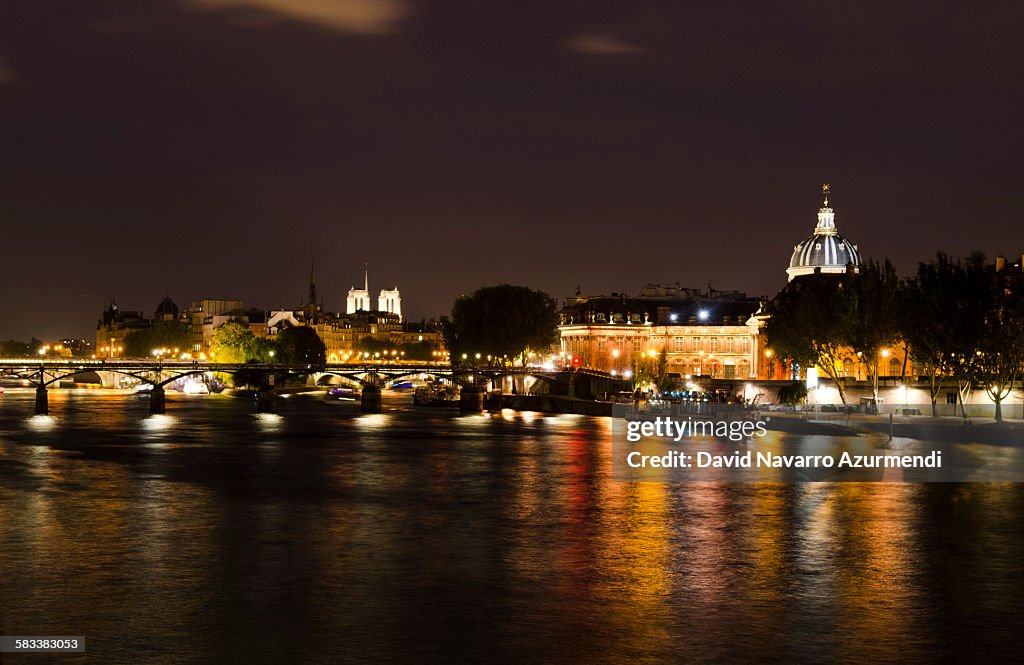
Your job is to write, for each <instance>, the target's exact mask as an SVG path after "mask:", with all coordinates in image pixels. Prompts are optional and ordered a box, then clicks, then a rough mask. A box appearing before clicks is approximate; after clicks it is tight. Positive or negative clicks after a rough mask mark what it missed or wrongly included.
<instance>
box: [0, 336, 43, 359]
mask: <svg viewBox="0 0 1024 665" xmlns="http://www.w3.org/2000/svg"><path fill="white" fill-rule="evenodd" d="M42 345H43V342H42V340H38V339H36V338H35V337H33V338H32V339H31V340H30V341H28V342H19V341H18V340H16V339H5V340H3V341H2V342H0V357H2V358H25V357H27V356H32V355H35V354H36V353H37V352H38V350H39V347H41V346H42Z"/></svg>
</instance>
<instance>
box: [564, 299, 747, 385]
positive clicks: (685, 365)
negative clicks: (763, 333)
mask: <svg viewBox="0 0 1024 665" xmlns="http://www.w3.org/2000/svg"><path fill="white" fill-rule="evenodd" d="M761 302H762V301H761V299H760V298H753V297H749V296H747V295H746V294H744V293H740V292H738V291H717V290H715V289H712V288H710V287H709V288H708V289H706V290H700V289H693V288H684V287H680V286H674V287H665V286H659V285H654V284H651V285H648V286H645V287H644V288H643V289H641V290H640V293H639V294H638V295H636V296H629V295H627V294H625V293H612V294H611V295H604V296H586V297H585V296H580V295H579V294H577V295H576V296H575V297H572V298H566V300H565V305H564V307H563V308H562V311H561V314H560V317H561V323H560V325H559V336H560V340H561V353H562V354H563V355H564V356H565V357H566V359H567V360H568V361H570V362H573V363H575V364H579V365H581V366H583V367H592V368H595V369H600V370H604V371H616V372H617V373H620V374H621V373H624V372H626V371H629V370H631V368H632V367H633V366H634V363H635V362H636V361H638V360H640V359H641V358H642V357H643V356H644V354H647V356H648V357H650V356H651V355H654V354H660V353H661V351H662V349H664V350H665V354H666V357H667V360H668V372H670V373H674V374H678V375H679V376H680V377H683V376H686V375H691V376H701V375H702V376H710V377H715V378H724V379H732V378H736V379H747V378H756V377H757V375H758V362H757V359H758V354H759V353H760V351H761V346H762V343H761V340H760V337H759V335H758V321H757V319H756V318H754V314H755V313H756V312H757V311H758V308H759V307H760V305H761Z"/></svg>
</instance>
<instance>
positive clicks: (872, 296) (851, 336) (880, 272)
mask: <svg viewBox="0 0 1024 665" xmlns="http://www.w3.org/2000/svg"><path fill="white" fill-rule="evenodd" d="M843 288H844V289H845V292H846V295H847V297H848V298H849V299H850V305H851V307H850V310H849V312H850V314H851V315H852V316H851V317H850V319H849V322H848V323H849V328H848V329H847V330H846V339H847V340H848V341H849V343H850V348H852V349H853V351H854V352H855V353H856V354H857V355H858V356H859V357H860V358H861V360H862V361H863V362H864V364H865V365H866V366H867V369H868V378H869V380H870V381H871V394H872V397H873V398H874V400H875V403H876V404H877V400H878V358H879V356H880V355H881V352H882V349H883V348H885V347H887V346H891V345H893V344H894V343H895V342H896V341H897V340H898V339H899V336H900V325H899V323H900V283H899V278H898V277H897V276H896V270H895V269H894V268H893V267H892V263H890V262H889V259H885V261H884V262H883V263H881V264H879V263H878V262H877V261H874V260H868V261H867V262H866V263H865V264H864V265H862V266H861V268H860V273H859V274H858V273H849V274H847V276H846V279H845V283H844V285H843Z"/></svg>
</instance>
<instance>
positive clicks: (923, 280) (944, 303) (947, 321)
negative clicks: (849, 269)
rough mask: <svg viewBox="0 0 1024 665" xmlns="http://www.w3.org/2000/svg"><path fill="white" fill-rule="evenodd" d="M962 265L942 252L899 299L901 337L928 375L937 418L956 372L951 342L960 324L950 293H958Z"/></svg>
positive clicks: (905, 286)
mask: <svg viewBox="0 0 1024 665" xmlns="http://www.w3.org/2000/svg"><path fill="white" fill-rule="evenodd" d="M960 270H961V267H960V265H959V264H958V263H957V262H955V261H953V260H952V259H950V257H949V256H947V255H946V254H943V253H941V252H940V253H939V254H938V255H936V257H935V260H933V261H930V262H928V263H921V264H919V265H918V267H917V274H916V275H915V276H914V277H912V278H910V279H907V280H906V281H904V283H903V287H902V290H901V296H900V323H899V327H900V336H901V337H902V338H903V339H904V341H906V343H907V345H908V346H909V347H910V354H911V356H912V357H913V358H915V359H916V360H917V361H918V362H919V363H920V364H921V365H922V366H923V371H924V372H925V373H926V374H927V376H928V382H929V398H930V399H931V405H932V417H933V418H934V417H937V416H938V407H937V406H936V402H937V399H938V396H939V393H940V392H941V391H942V387H943V385H944V384H945V380H946V377H948V376H950V375H951V374H952V373H953V357H952V354H951V351H952V349H951V348H950V344H949V340H950V339H952V337H953V334H954V332H953V329H954V328H955V327H956V325H957V321H956V317H957V312H956V305H955V303H953V302H952V301H951V300H950V298H949V297H947V294H949V293H952V292H955V291H956V287H955V286H954V284H955V283H956V282H957V280H958V279H959V276H958V273H959V271H960Z"/></svg>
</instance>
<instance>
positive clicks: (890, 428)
mask: <svg viewBox="0 0 1024 665" xmlns="http://www.w3.org/2000/svg"><path fill="white" fill-rule="evenodd" d="M808 415H811V414H800V413H777V412H763V411H762V412H758V415H757V418H758V419H761V420H764V422H765V425H766V427H767V428H768V429H770V430H776V431H783V432H791V433H794V434H817V435H833V436H843V435H846V436H850V435H857V434H863V433H873V434H886V435H888V434H892V436H894V437H902V438H908V439H918V440H924V441H948V442H968V441H970V442H978V443H992V444H998V445H1024V421H1020V420H1003V421H1001V422H997V421H996V420H995V419H994V418H969V419H964V418H954V417H938V418H932V417H931V416H888V415H879V416H866V415H856V414H854V415H842V414H837V415H835V416H829V415H824V414H813V415H814V417H808Z"/></svg>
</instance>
